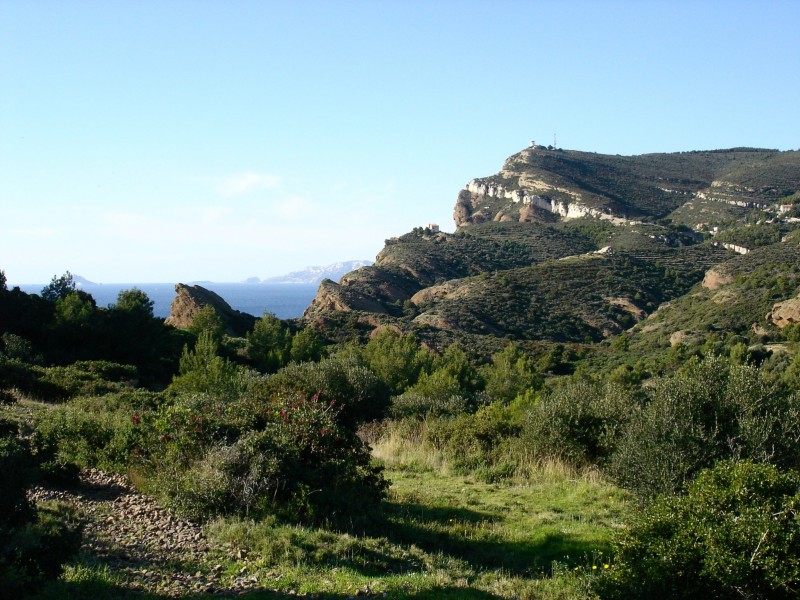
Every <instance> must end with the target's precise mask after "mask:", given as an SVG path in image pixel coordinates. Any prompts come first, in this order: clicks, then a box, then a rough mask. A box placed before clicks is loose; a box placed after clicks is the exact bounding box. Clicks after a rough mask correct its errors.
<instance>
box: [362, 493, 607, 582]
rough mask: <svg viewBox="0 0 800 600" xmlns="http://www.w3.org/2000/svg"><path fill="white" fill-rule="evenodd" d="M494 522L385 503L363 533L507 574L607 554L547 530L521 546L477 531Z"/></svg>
mask: <svg viewBox="0 0 800 600" xmlns="http://www.w3.org/2000/svg"><path fill="white" fill-rule="evenodd" d="M497 520H498V517H497V515H492V514H489V513H482V512H478V511H472V510H469V509H464V508H449V507H431V506H424V505H420V504H409V503H402V504H395V503H387V505H386V516H385V518H384V520H383V521H382V522H381V523H380V525H379V526H378V527H377V528H376V529H375V530H374V531H372V532H367V533H369V534H372V535H380V536H385V537H387V538H388V539H389V540H390V541H391V542H394V543H398V544H414V545H416V546H417V547H419V548H421V549H423V550H425V551H427V552H432V553H435V552H442V553H444V554H447V555H450V556H452V557H454V558H457V559H461V560H464V561H466V562H467V563H469V564H470V566H472V567H473V568H475V569H476V570H485V569H492V570H494V569H503V570H505V571H507V572H509V573H510V574H512V575H530V574H536V573H543V572H549V570H550V567H551V565H552V563H553V561H559V562H562V563H565V564H567V565H569V566H577V565H583V564H585V563H586V561H587V557H589V556H591V554H592V552H593V551H594V550H604V551H606V550H608V548H604V547H601V548H598V547H597V545H596V544H594V543H592V542H589V541H586V540H583V539H580V538H578V537H576V536H572V535H570V534H568V533H563V532H562V531H559V530H557V529H556V528H555V527H553V526H548V529H551V531H547V532H543V533H540V534H539V535H537V536H536V537H535V538H532V539H530V540H527V541H504V540H493V539H491V536H492V533H491V530H490V528H485V527H482V526H483V525H489V526H490V525H491V523H493V522H495V521H497ZM462 532H463V533H462Z"/></svg>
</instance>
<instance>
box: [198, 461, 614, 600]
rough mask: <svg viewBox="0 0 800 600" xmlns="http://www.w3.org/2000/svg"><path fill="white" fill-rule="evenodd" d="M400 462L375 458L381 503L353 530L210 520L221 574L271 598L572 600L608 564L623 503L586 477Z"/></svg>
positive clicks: (586, 589)
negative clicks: (481, 472)
mask: <svg viewBox="0 0 800 600" xmlns="http://www.w3.org/2000/svg"><path fill="white" fill-rule="evenodd" d="M394 450H397V448H394ZM383 454H384V455H386V454H388V453H387V451H386V448H383ZM420 454H425V452H420ZM427 454H430V452H428V453H427ZM396 456H398V457H400V456H401V454H400V453H397V454H396ZM410 456H411V455H410V454H408V453H407V454H405V455H404V456H403V457H402V458H400V459H399V460H397V461H395V460H392V459H390V460H389V461H386V476H387V477H388V478H389V479H390V480H391V481H392V487H391V492H390V498H389V500H388V501H387V503H386V506H385V511H384V515H383V516H382V517H381V518H379V519H378V520H377V522H375V523H374V524H373V525H372V526H370V527H368V528H366V529H365V530H362V531H360V532H358V533H356V534H353V533H343V532H337V531H332V530H328V529H311V528H306V527H302V526H298V525H286V524H281V523H278V522H277V521H275V520H269V519H268V520H264V521H261V522H254V521H248V520H246V519H218V520H216V521H214V522H213V523H210V524H209V525H208V526H207V528H206V531H207V534H208V536H209V538H210V540H211V545H212V547H214V548H218V549H221V550H220V552H221V554H220V556H219V560H220V561H223V562H224V564H225V568H226V572H227V573H230V574H232V575H231V576H233V574H238V573H239V571H240V570H241V569H242V568H243V567H247V569H248V571H247V572H248V574H250V575H255V576H256V577H258V580H259V583H260V585H263V586H264V587H265V588H267V589H269V590H274V592H272V593H285V594H289V593H290V592H295V593H300V594H322V595H323V597H336V598H338V597H348V596H351V595H353V594H355V593H356V592H357V591H359V590H361V592H362V593H363V592H366V591H370V592H371V593H377V594H383V593H386V594H387V595H388V597H391V598H441V597H445V598H446V597H454V598H456V597H457V598H584V597H587V595H590V591H589V583H590V579H591V574H593V573H597V571H596V570H592V566H595V567H598V566H599V568H600V570H602V565H603V564H609V563H611V561H610V560H609V558H608V557H609V556H610V554H611V544H612V539H613V537H614V534H615V531H616V530H618V529H619V528H621V527H622V526H623V525H622V523H623V522H624V520H625V518H626V514H627V510H628V506H627V503H626V496H625V494H624V493H623V492H622V491H621V490H619V489H618V488H615V487H613V486H611V485H609V484H607V483H605V482H603V481H601V480H599V478H598V477H597V475H596V473H593V472H587V473H584V474H582V475H581V474H576V473H575V472H574V471H573V470H571V469H568V468H562V469H561V470H560V471H559V470H558V469H550V471H548V472H547V473H545V472H544V471H543V472H542V473H541V475H542V476H541V477H540V478H538V479H537V478H532V479H529V480H527V481H521V480H519V479H516V480H514V482H513V483H505V484H487V483H481V482H477V481H475V480H474V479H473V478H472V477H464V476H459V475H455V474H452V473H450V472H449V471H448V469H447V466H446V464H445V463H444V462H443V461H442V460H440V459H437V458H436V457H431V456H428V457H427V458H420V457H419V456H418V457H416V458H411V457H410ZM428 464H437V465H439V466H438V467H430V466H427V465H428ZM222 549H224V552H223V551H222ZM231 556H233V557H243V558H230V557H231ZM254 597H261V596H258V595H256V596H254ZM263 597H272V596H269V595H265V596H263Z"/></svg>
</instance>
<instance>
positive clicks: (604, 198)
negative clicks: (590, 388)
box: [304, 147, 800, 343]
mask: <svg viewBox="0 0 800 600" xmlns="http://www.w3.org/2000/svg"><path fill="white" fill-rule="evenodd" d="M798 190H800V152H798V151H785V152H780V151H775V150H765V149H752V148H734V149H729V150H718V151H693V152H681V153H670V154H646V155H638V156H627V157H621V156H615V155H603V154H596V153H589V152H578V151H574V150H552V149H545V148H541V147H535V148H526V149H524V150H522V151H520V152H518V153H516V154H514V155H512V156H510V157H509V158H508V159H506V161H505V162H504V164H503V167H502V168H501V170H500V171H499V172H498V173H497V174H495V175H491V176H488V177H480V178H475V179H472V180H470V181H469V182H468V183H467V184H466V185H465V186H464V188H462V190H460V191H459V192H458V194H457V198H456V203H455V208H454V221H455V224H456V231H455V232H454V233H452V234H449V233H443V232H437V231H430V230H428V229H423V228H415V229H414V230H412V231H411V232H409V233H406V234H403V235H400V236H397V237H393V238H390V239H388V240H386V244H385V246H384V248H383V250H381V252H380V253H379V254H378V255H377V257H376V260H375V264H374V265H372V266H369V267H365V268H362V269H359V270H358V271H354V272H352V273H349V274H347V275H345V276H343V277H342V278H341V279H340V280H339V281H338V282H335V281H333V280H332V278H329V279H328V280H325V281H323V282H322V284H321V285H320V288H319V291H318V294H317V297H316V298H315V300H314V301H313V302H312V304H311V306H310V307H309V308H308V309H307V311H306V313H305V314H304V319H305V320H306V321H307V322H310V323H312V324H316V325H315V326H317V327H318V328H319V329H321V330H323V331H324V330H325V329H326V327H327V325H326V323H331V322H340V321H341V320H342V319H343V318H345V317H344V315H348V314H349V315H350V317H347V318H348V319H349V321H350V322H353V323H356V324H360V326H361V328H362V330H363V332H368V331H369V330H371V329H372V328H374V327H376V326H379V325H385V324H391V325H393V326H396V327H399V328H400V329H402V330H408V331H413V332H415V333H416V334H417V335H419V336H420V337H423V338H425V337H436V336H437V335H440V334H441V333H442V332H445V331H447V332H450V334H452V332H454V331H455V332H461V333H463V334H465V335H466V334H477V335H487V334H488V335H490V336H494V337H498V338H510V339H517V340H543V341H553V342H572V343H578V342H583V341H586V342H590V341H591V342H597V341H599V340H602V339H605V338H608V337H613V336H615V335H618V334H620V333H621V332H623V331H626V330H627V329H629V328H630V327H633V326H634V325H636V323H639V322H641V321H643V320H645V319H647V318H648V317H649V315H651V314H653V313H654V312H655V311H657V310H658V308H659V307H660V306H662V305H664V304H665V303H667V302H670V301H672V300H675V299H678V298H680V297H682V296H683V295H684V294H686V293H688V292H689V291H690V290H691V289H692V287H693V286H695V285H698V284H699V283H700V282H702V281H703V279H704V277H705V276H706V273H707V272H708V271H709V270H711V269H713V268H714V267H715V266H717V265H720V264H722V263H724V262H725V261H727V260H729V259H730V258H732V257H733V256H736V253H735V252H734V251H733V250H735V251H736V252H738V253H739V254H744V253H747V252H749V251H750V250H751V249H753V248H756V247H758V246H759V245H765V244H769V243H775V242H776V241H779V240H780V239H783V238H785V236H786V235H788V234H790V233H791V232H792V231H793V230H794V228H795V227H796V226H797V223H796V221H797V220H798V219H796V217H797V216H800V215H797V213H798V209H800V193H799V192H798ZM795 204H798V206H797V207H795ZM793 219H794V220H793ZM717 236H718V237H717ZM601 249H603V251H604V254H603V255H598V254H596V253H597V252H598V251H600V250H601ZM592 256H594V258H591V257H592ZM580 257H584V258H580ZM565 260H567V261H568V262H567V263H564V262H563V261H565ZM569 261H571V262H569ZM570 264H571V265H573V266H574V268H568V267H565V265H570ZM600 288H603V289H600ZM559 290H560V293H556V292H558V291H559ZM337 315H338V316H337ZM762 318H763V315H762ZM448 335H449V334H448Z"/></svg>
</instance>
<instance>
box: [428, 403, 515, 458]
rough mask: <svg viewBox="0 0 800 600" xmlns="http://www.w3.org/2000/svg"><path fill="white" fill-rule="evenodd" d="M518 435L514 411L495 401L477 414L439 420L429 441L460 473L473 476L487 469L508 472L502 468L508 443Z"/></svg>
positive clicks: (433, 424) (429, 434) (429, 432)
mask: <svg viewBox="0 0 800 600" xmlns="http://www.w3.org/2000/svg"><path fill="white" fill-rule="evenodd" d="M518 434H519V426H518V424H517V423H516V422H515V420H514V415H513V412H512V411H511V409H509V407H508V406H506V405H505V404H504V403H502V402H494V403H492V404H488V405H485V406H483V407H481V408H480V409H478V411H477V412H476V413H475V414H462V415H459V416H457V417H455V418H450V419H447V418H444V419H438V420H436V421H433V422H432V423H431V426H430V427H429V428H428V431H427V439H426V442H427V443H430V444H431V445H433V446H434V447H435V448H436V449H438V450H441V451H443V453H444V455H445V456H446V457H447V459H448V460H449V461H450V463H451V465H452V466H453V468H454V469H455V470H456V471H457V472H461V473H472V472H474V471H475V470H477V469H485V470H487V471H486V472H487V473H488V472H489V471H492V470H494V471H493V472H495V473H499V472H501V471H502V472H508V471H509V468H508V467H507V466H500V467H499V469H498V468H497V467H498V465H500V464H501V463H502V462H504V460H505V458H506V457H507V456H508V452H506V450H507V446H508V444H509V442H510V441H511V440H513V439H515V438H516V436H517V435H518Z"/></svg>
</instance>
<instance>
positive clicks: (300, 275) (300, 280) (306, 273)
mask: <svg viewBox="0 0 800 600" xmlns="http://www.w3.org/2000/svg"><path fill="white" fill-rule="evenodd" d="M372 264H373V263H372V261H369V260H348V261H346V262H336V263H332V264H329V265H325V266H322V267H306V268H305V269H303V270H302V271H292V272H291V273H287V274H286V275H278V276H276V277H267V278H266V279H259V278H258V277H249V278H248V279H245V280H244V281H243V282H242V283H252V284H259V283H295V284H303V285H317V284H319V283H321V282H322V280H324V279H331V280H333V281H339V279H341V278H342V277H343V276H344V275H346V274H347V273H349V272H350V271H355V270H356V269H360V268H361V267H368V266H371V265H372Z"/></svg>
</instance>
